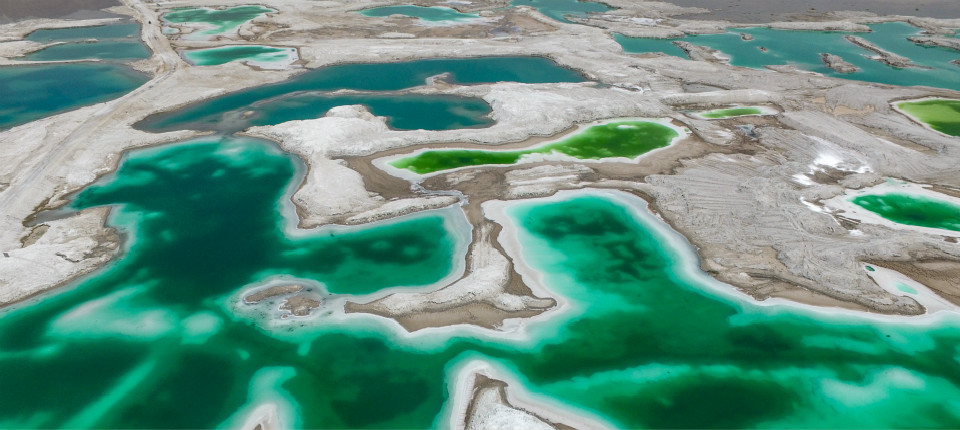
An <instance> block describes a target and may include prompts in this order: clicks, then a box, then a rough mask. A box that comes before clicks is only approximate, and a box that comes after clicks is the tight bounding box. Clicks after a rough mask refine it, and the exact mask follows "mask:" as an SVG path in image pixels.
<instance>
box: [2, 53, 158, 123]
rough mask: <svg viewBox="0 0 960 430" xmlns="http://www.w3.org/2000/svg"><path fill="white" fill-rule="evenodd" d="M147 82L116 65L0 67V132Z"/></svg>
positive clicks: (106, 98)
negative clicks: (0, 95) (1, 95)
mask: <svg viewBox="0 0 960 430" xmlns="http://www.w3.org/2000/svg"><path fill="white" fill-rule="evenodd" d="M147 80H148V77H147V76H146V75H144V74H142V73H139V72H136V71H134V70H133V69H131V68H129V67H127V66H125V65H123V64H116V63H72V64H48V65H30V66H5V67H0V94H3V97H0V129H6V128H10V127H13V126H16V125H20V124H25V123H27V122H30V121H34V120H37V119H40V118H43V117H47V116H50V115H53V114H57V113H61V112H66V111H68V110H71V109H75V108H78V107H80V106H86V105H90V104H94V103H99V102H104V101H107V100H112V99H114V98H117V97H119V96H121V95H123V94H126V93H128V92H130V91H131V90H133V89H134V88H137V87H139V86H140V85H142V84H143V83H144V82H147Z"/></svg>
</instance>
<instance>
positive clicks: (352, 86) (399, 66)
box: [135, 57, 584, 132]
mask: <svg viewBox="0 0 960 430" xmlns="http://www.w3.org/2000/svg"><path fill="white" fill-rule="evenodd" d="M442 73H449V74H450V79H449V80H451V81H453V82H455V83H458V84H462V85H471V84H482V83H492V82H501V81H511V82H522V83H544V82H581V81H583V80H584V79H583V77H582V76H581V75H580V74H579V73H577V72H575V71H573V70H570V69H566V68H563V67H560V66H559V65H557V64H556V63H554V62H553V61H551V60H549V59H546V58H541V57H481V58H456V59H453V58H442V59H429V60H415V61H406V62H399V63H356V64H342V65H336V66H329V67H324V68H321V69H316V70H311V71H308V72H306V73H304V74H301V75H298V76H296V77H294V78H293V79H290V80H288V81H285V82H281V83H278V84H273V85H264V86H260V87H257V88H252V89H248V90H244V91H239V92H236V93H232V94H228V95H225V96H221V97H217V98H213V99H210V100H205V101H202V102H198V103H194V104H192V105H188V106H186V107H184V108H182V109H179V110H177V111H174V112H168V113H162V114H158V115H153V116H150V117H147V119H145V120H143V121H141V122H139V123H137V124H136V125H135V126H136V127H138V128H141V129H144V130H148V131H169V130H178V129H194V130H220V131H225V132H234V131H239V130H243V129H245V128H247V127H250V126H257V125H272V124H279V123H281V122H284V121H291V120H302V119H313V118H317V117H320V116H322V115H323V114H324V113H325V112H326V111H327V110H329V109H330V108H331V107H334V106H341V105H348V104H356V103H361V104H364V105H366V106H367V107H368V108H369V109H370V111H371V112H373V113H374V114H376V115H383V116H387V117H388V118H389V122H390V126H391V127H393V128H396V129H407V130H410V129H425V130H447V129H455V128H463V127H476V126H483V125H489V124H490V123H491V121H490V119H489V118H488V117H486V115H487V114H489V113H490V107H489V106H488V105H487V104H486V103H485V102H483V100H480V99H473V100H469V99H466V98H463V97H450V96H416V95H410V94H390V93H387V92H389V91H398V90H403V89H407V88H412V87H415V86H419V85H424V83H425V82H426V80H427V78H429V77H431V76H435V75H439V74H442ZM341 89H347V90H358V91H366V92H372V94H361V95H354V94H347V95H337V94H330V93H331V92H333V91H336V90H341ZM248 111H252V113H251V114H247V115H244V112H248Z"/></svg>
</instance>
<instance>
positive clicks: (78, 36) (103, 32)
mask: <svg viewBox="0 0 960 430" xmlns="http://www.w3.org/2000/svg"><path fill="white" fill-rule="evenodd" d="M25 39H26V40H30V41H33V42H40V43H49V42H68V41H81V40H88V39H97V40H102V39H134V40H139V39H140V24H108V25H97V26H91V27H69V28H51V29H41V30H36V31H34V32H32V33H30V34H28V35H27V37H26V38H25Z"/></svg>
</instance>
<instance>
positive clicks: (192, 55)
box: [181, 45, 297, 66]
mask: <svg viewBox="0 0 960 430" xmlns="http://www.w3.org/2000/svg"><path fill="white" fill-rule="evenodd" d="M181 55H183V58H184V59H186V60H187V61H189V62H190V63H191V64H193V65H197V66H217V65H220V64H226V63H229V62H232V61H252V62H254V63H286V62H290V61H291V60H292V59H296V58H297V49H296V48H279V47H275V46H263V45H231V46H218V47H216V48H207V49H191V50H187V51H183V52H182V53H181Z"/></svg>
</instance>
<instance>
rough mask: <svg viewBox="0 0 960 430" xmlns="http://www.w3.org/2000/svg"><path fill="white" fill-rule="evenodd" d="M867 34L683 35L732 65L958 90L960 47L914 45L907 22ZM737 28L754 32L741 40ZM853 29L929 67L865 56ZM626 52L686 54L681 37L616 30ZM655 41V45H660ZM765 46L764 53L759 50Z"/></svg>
mask: <svg viewBox="0 0 960 430" xmlns="http://www.w3.org/2000/svg"><path fill="white" fill-rule="evenodd" d="M869 27H870V28H871V29H872V30H873V31H872V32H869V33H847V32H824V31H795V30H773V29H769V28H759V27H752V28H734V29H730V31H729V32H727V33H720V34H704V35H691V36H688V37H686V38H683V39H682V40H685V41H687V42H690V43H693V44H695V45H703V46H708V47H710V48H713V49H717V50H719V51H721V52H723V53H724V54H726V55H728V56H730V64H732V65H734V66H743V67H751V68H755V69H760V68H763V67H764V66H766V65H781V64H790V65H794V66H797V67H798V68H800V69H803V70H808V71H812V72H818V73H822V74H824V75H827V76H833V77H837V78H844V79H853V80H860V81H868V82H878V83H884V84H893V85H904V86H909V85H925V86H930V87H939V88H948V89H953V90H960V68H958V67H957V66H956V65H954V64H951V63H950V62H951V61H953V60H957V59H960V52H957V51H954V50H951V49H948V48H942V47H927V46H921V45H917V44H915V43H913V42H910V41H909V40H907V37H910V36H914V35H918V34H919V32H920V30H919V29H917V28H916V27H913V26H910V25H908V24H905V23H900V22H891V23H882V24H871V25H870V26H869ZM740 33H746V34H750V35H752V36H753V40H750V41H744V40H743V39H742V38H741V37H740ZM847 34H854V35H857V36H860V37H862V38H864V39H867V40H869V41H871V42H873V43H875V44H877V45H878V46H880V47H881V48H883V49H885V50H887V51H890V52H893V53H895V54H899V55H903V56H906V57H907V58H910V59H911V60H913V62H914V63H915V64H917V65H920V66H925V67H930V68H931V69H921V68H905V69H897V68H895V67H890V66H887V65H885V64H882V63H880V62H877V61H873V60H871V59H869V58H868V57H869V56H873V55H874V54H873V53H872V52H870V51H867V50H865V49H863V48H860V47H858V46H856V45H854V44H853V43H850V42H849V41H847V40H846V39H844V36H845V35H847ZM615 38H616V40H617V42H619V43H620V44H621V46H623V48H624V51H625V52H632V53H638V52H664V53H666V54H670V55H675V56H678V57H684V58H685V57H686V56H685V55H683V54H682V51H680V52H678V51H677V49H678V48H677V47H676V46H674V45H673V43H672V42H673V41H674V40H681V39H645V40H642V39H634V38H629V37H626V36H623V35H615ZM658 46H659V48H658ZM760 47H764V48H766V49H767V52H764V51H762V50H761V49H760ZM821 53H830V54H834V55H839V56H840V57H842V58H843V59H844V60H846V61H847V62H850V63H852V64H853V65H855V66H857V67H859V68H860V71H858V72H855V73H849V74H844V73H838V72H836V71H834V70H833V69H830V68H829V67H827V66H826V65H824V64H823V62H822V61H821V59H820V54H821Z"/></svg>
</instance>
